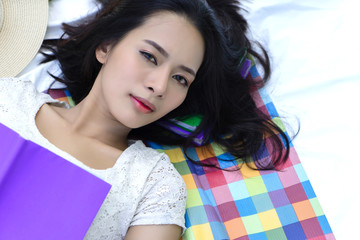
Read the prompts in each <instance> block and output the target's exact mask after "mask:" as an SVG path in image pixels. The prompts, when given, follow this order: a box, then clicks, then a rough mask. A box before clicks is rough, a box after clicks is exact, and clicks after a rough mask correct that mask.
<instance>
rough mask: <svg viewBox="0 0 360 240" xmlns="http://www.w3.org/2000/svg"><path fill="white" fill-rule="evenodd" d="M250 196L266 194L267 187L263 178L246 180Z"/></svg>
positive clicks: (257, 177)
mask: <svg viewBox="0 0 360 240" xmlns="http://www.w3.org/2000/svg"><path fill="white" fill-rule="evenodd" d="M244 181H245V184H246V187H247V189H248V191H249V194H250V196H255V195H258V194H262V193H266V192H267V190H266V186H265V184H264V181H263V179H262V178H261V176H256V177H252V178H247V179H244Z"/></svg>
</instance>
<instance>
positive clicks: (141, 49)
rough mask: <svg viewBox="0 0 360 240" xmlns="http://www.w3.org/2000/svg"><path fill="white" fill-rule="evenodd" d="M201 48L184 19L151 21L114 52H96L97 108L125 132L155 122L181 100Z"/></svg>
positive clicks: (158, 16) (167, 15) (107, 48)
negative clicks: (105, 112) (99, 65)
mask: <svg viewBox="0 0 360 240" xmlns="http://www.w3.org/2000/svg"><path fill="white" fill-rule="evenodd" d="M204 49H205V46H204V41H203V38H202V36H201V34H200V33H199V31H198V30H197V29H196V28H195V27H194V26H193V25H192V24H191V23H190V22H189V21H188V20H186V19H185V18H184V17H181V16H179V15H176V14H172V13H159V14H156V15H154V16H152V17H150V18H149V19H148V20H147V21H146V22H145V23H144V24H143V25H142V26H140V27H138V28H136V29H134V30H132V31H131V32H129V33H128V34H127V35H126V36H125V37H124V38H123V39H122V40H121V41H119V42H118V43H117V44H116V45H114V46H113V47H111V46H101V47H99V48H98V49H97V51H96V57H97V59H98V61H99V62H100V63H102V64H103V66H102V68H101V70H100V72H99V75H98V77H97V79H96V85H100V89H101V91H100V102H101V104H102V107H103V108H105V110H106V111H107V112H108V114H109V116H110V117H111V118H114V119H115V120H117V121H118V122H120V123H121V124H123V125H124V126H126V127H129V128H138V127H141V126H144V125H146V124H149V123H151V122H154V121H156V120H157V119H159V118H161V117H162V116H164V115H166V114H167V113H169V112H170V111H172V110H173V109H175V108H176V107H178V106H179V105H180V104H181V103H182V102H183V101H184V99H185V97H186V94H187V92H188V89H189V87H190V85H191V84H192V82H193V81H194V79H195V75H196V73H197V71H198V69H199V67H200V65H201V63H202V60H203V56H204ZM97 83H100V84H97Z"/></svg>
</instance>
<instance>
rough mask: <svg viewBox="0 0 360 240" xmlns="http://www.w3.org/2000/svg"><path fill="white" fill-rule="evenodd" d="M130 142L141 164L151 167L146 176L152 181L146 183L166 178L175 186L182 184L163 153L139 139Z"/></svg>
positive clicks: (182, 181)
mask: <svg viewBox="0 0 360 240" xmlns="http://www.w3.org/2000/svg"><path fill="white" fill-rule="evenodd" d="M130 144H131V145H130V148H131V151H132V152H133V154H134V155H136V158H137V159H139V161H140V162H141V166H148V167H149V168H151V170H150V171H149V172H150V174H149V176H151V177H148V179H151V180H152V181H147V183H148V184H157V182H160V181H161V180H162V179H166V180H165V182H167V183H171V184H173V185H175V186H176V187H182V186H184V180H183V179H182V177H181V175H180V174H179V172H178V171H177V170H176V169H175V167H174V165H173V164H172V163H171V162H170V159H169V157H168V156H167V155H166V154H165V153H162V152H158V151H157V150H155V149H153V148H150V147H147V146H146V145H145V144H144V143H143V142H142V141H140V140H138V141H130ZM132 163H133V161H132Z"/></svg>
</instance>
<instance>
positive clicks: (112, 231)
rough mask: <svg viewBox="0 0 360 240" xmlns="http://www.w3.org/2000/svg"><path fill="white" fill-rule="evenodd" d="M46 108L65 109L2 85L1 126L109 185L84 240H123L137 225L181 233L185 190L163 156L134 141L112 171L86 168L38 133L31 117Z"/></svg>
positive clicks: (17, 82)
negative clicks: (171, 227) (167, 226)
mask: <svg viewBox="0 0 360 240" xmlns="http://www.w3.org/2000/svg"><path fill="white" fill-rule="evenodd" d="M45 103H51V104H56V105H59V106H62V107H67V108H68V107H69V106H68V105H67V104H66V103H63V102H59V101H57V100H54V99H52V98H51V97H50V96H49V95H47V94H44V93H39V92H38V91H37V90H36V89H35V87H34V85H33V84H32V83H31V82H30V81H25V80H22V79H17V78H7V79H0V123H2V124H4V125H5V126H7V127H9V128H11V129H13V130H14V131H16V132H17V133H19V134H20V135H21V136H22V137H23V138H25V139H29V140H31V141H33V142H35V143H37V144H39V145H41V146H42V147H44V148H46V149H48V150H50V151H52V152H54V153H56V154H58V155H59V156H61V157H63V158H65V159H67V160H68V161H70V162H72V163H73V164H75V165H77V166H79V167H81V168H83V169H85V170H86V171H88V172H90V173H92V174H94V175H96V176H98V177H99V178H101V179H103V180H105V181H106V182H108V183H110V184H111V185H112V187H111V190H110V192H109V194H108V195H107V197H106V199H105V201H104V203H103V205H102V206H101V208H100V210H99V212H98V214H97V215H96V217H95V220H94V221H93V223H92V225H91V227H90V228H89V230H88V232H87V235H86V237H85V239H102V240H105V239H123V238H124V237H125V235H126V232H127V230H128V228H129V227H130V226H135V225H148V224H176V225H179V226H180V227H182V228H183V229H185V225H184V224H185V219H184V214H185V205H186V186H185V183H184V181H183V179H182V178H181V176H180V174H179V173H178V172H177V171H176V170H175V168H174V167H173V165H172V164H171V163H170V161H169V158H168V157H167V156H166V155H165V154H164V153H158V152H157V151H156V150H154V149H151V148H148V147H146V146H145V145H144V144H143V143H142V142H141V141H136V142H135V143H133V144H132V145H130V146H129V147H128V148H127V149H126V150H125V151H124V152H123V153H122V154H121V155H120V157H119V158H118V160H117V162H116V163H115V165H114V166H113V167H112V168H108V169H105V170H99V169H93V168H90V167H88V166H86V165H85V164H83V163H82V162H80V161H79V160H77V159H75V158H74V157H72V156H71V155H70V154H68V153H66V152H64V151H62V150H61V149H59V148H57V147H56V146H54V145H53V144H51V143H50V142H49V141H48V140H47V139H46V138H44V137H43V136H42V134H41V133H40V132H39V130H38V129H37V127H36V124H35V116H36V114H37V112H38V110H39V109H40V107H41V106H42V105H43V104H45Z"/></svg>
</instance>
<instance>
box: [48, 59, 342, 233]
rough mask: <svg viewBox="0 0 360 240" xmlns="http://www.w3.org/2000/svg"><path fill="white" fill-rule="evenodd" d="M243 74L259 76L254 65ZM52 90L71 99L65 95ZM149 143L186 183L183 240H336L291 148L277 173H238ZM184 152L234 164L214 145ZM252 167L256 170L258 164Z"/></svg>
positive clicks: (259, 99)
mask: <svg viewBox="0 0 360 240" xmlns="http://www.w3.org/2000/svg"><path fill="white" fill-rule="evenodd" d="M247 77H248V78H253V79H257V80H258V79H260V76H259V74H258V71H257V69H256V66H255V64H254V63H253V64H252V66H251V68H250V73H249V74H248V75H247ZM50 94H51V92H50ZM53 94H54V92H53ZM53 94H52V95H53ZM56 94H58V96H57V98H61V97H62V99H63V100H66V98H68V99H70V103H71V98H70V97H69V94H66V93H64V92H63V93H60V95H59V92H58V91H57V93H56ZM253 98H254V100H255V102H256V104H257V107H258V108H259V109H260V110H262V111H263V112H265V113H266V114H268V115H269V116H271V117H272V119H273V121H274V122H276V123H277V124H278V126H280V127H281V128H282V129H283V130H284V131H285V128H284V127H283V124H282V122H281V120H280V118H279V115H278V113H277V111H276V108H275V106H274V104H273V102H272V100H271V99H270V97H269V95H268V94H267V93H266V91H265V89H264V88H262V89H260V90H256V91H255V92H253ZM147 144H148V145H149V146H150V147H152V148H154V149H157V150H158V151H160V152H165V153H166V154H167V155H168V156H169V157H170V160H171V162H172V163H173V164H174V166H175V168H176V169H177V170H178V171H179V173H180V174H181V175H182V177H183V179H184V181H185V183H186V186H187V195H188V196H187V206H186V214H185V220H186V227H187V230H186V232H185V234H184V235H183V237H182V239H183V240H212V239H214V240H222V239H233V240H235V239H236V240H266V239H269V240H282V239H289V240H298V239H299V240H303V239H312V240H315V239H316V240H323V239H324V240H325V239H327V240H332V239H335V237H334V235H333V233H332V230H331V228H330V225H329V223H328V221H327V219H326V216H325V214H324V212H323V210H322V208H321V205H320V203H319V201H318V199H317V197H316V195H315V193H314V190H313V188H312V186H311V184H310V181H309V179H308V177H307V175H306V173H305V171H304V169H303V167H302V164H301V162H300V160H299V158H298V155H297V154H296V151H295V149H294V147H293V146H291V148H290V156H289V160H288V161H287V163H286V164H285V165H284V166H283V167H282V169H281V171H257V170H253V169H251V168H249V167H248V166H247V165H246V164H243V165H241V168H240V170H239V171H235V172H234V171H232V172H231V171H223V170H219V169H216V168H210V167H203V166H199V165H196V164H194V163H192V162H191V161H189V160H188V159H187V158H186V157H185V155H184V150H183V149H182V148H180V147H178V146H165V145H159V144H156V143H153V142H148V143H147ZM187 154H188V155H189V157H191V159H193V160H195V161H199V162H205V163H212V164H216V165H217V166H218V167H220V168H222V169H233V168H234V166H237V164H238V162H236V161H230V162H229V161H223V160H220V159H231V160H233V159H234V158H233V156H231V155H230V154H229V153H226V152H224V151H223V150H222V149H221V148H220V147H219V146H218V145H216V144H215V143H212V144H210V145H208V146H202V147H194V148H190V149H188V151H187ZM262 157H263V158H267V157H268V153H267V152H266V151H265V153H262ZM260 161H261V159H260ZM252 166H253V167H255V168H256V162H252Z"/></svg>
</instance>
